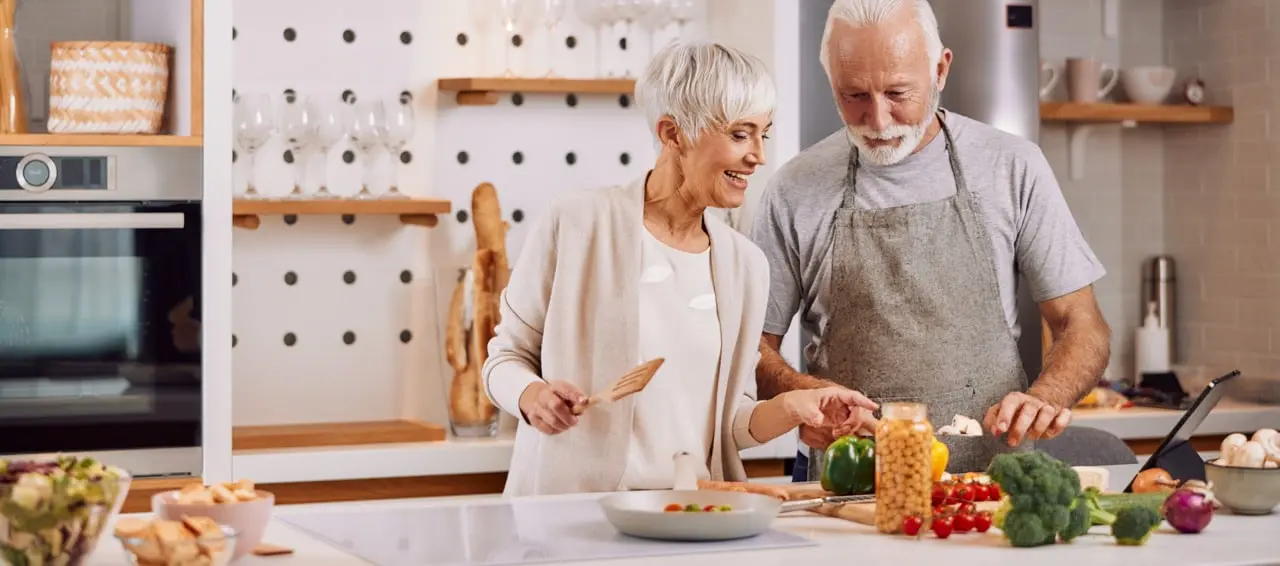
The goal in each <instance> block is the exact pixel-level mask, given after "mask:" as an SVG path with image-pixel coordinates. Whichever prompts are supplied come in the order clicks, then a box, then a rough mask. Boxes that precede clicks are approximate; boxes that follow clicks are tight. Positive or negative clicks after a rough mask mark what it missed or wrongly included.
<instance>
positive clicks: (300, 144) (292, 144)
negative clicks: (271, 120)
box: [280, 95, 316, 200]
mask: <svg viewBox="0 0 1280 566" xmlns="http://www.w3.org/2000/svg"><path fill="white" fill-rule="evenodd" d="M315 131H316V117H315V114H313V113H312V111H311V106H310V104H308V99H307V97H305V96H297V95H289V96H287V97H286V98H285V104H284V109H283V111H281V113H280V135H281V136H282V137H283V138H284V142H285V144H286V145H288V146H289V153H290V155H292V156H293V171H294V173H293V190H292V191H290V192H289V194H288V195H286V196H285V198H287V199H295V200H296V199H303V198H306V197H307V195H306V194H305V193H303V191H302V187H303V186H304V185H306V183H307V155H308V154H309V153H310V152H309V151H308V150H309V149H310V148H311V146H312V144H314V143H315Z"/></svg>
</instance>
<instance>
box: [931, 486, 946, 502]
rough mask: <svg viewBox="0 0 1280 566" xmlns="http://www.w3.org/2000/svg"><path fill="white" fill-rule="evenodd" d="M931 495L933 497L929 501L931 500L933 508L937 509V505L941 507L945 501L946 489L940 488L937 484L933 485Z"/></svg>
mask: <svg viewBox="0 0 1280 566" xmlns="http://www.w3.org/2000/svg"><path fill="white" fill-rule="evenodd" d="M932 495H933V496H932V497H931V498H930V499H931V500H932V502H933V506H934V507H937V506H939V505H942V504H943V503H944V502H946V501H947V488H945V487H942V486H941V485H939V484H935V485H934V486H933V494H932Z"/></svg>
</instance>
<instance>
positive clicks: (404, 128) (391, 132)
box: [381, 96, 415, 199]
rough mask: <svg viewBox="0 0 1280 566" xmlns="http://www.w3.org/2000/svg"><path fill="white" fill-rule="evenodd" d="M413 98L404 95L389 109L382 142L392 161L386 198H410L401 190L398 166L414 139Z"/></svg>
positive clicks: (383, 196) (384, 195)
mask: <svg viewBox="0 0 1280 566" xmlns="http://www.w3.org/2000/svg"><path fill="white" fill-rule="evenodd" d="M414 125H415V124H414V122H413V99H412V98H410V97H407V96H402V97H400V99H399V100H398V101H397V104H393V105H392V106H391V107H390V108H388V109H387V127H386V130H385V133H384V135H383V139H382V143H383V144H384V145H385V146H386V147H387V155H388V156H389V161H390V162H391V189H390V190H388V191H387V192H385V193H383V194H382V197H381V198H384V199H406V198H409V197H408V196H407V195H405V194H404V193H402V192H400V187H399V185H400V183H399V180H400V172H399V166H398V161H399V159H398V157H399V156H400V152H402V151H404V147H405V146H406V145H409V140H412V139H413V129H414Z"/></svg>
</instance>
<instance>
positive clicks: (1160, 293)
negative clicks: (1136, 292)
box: [1138, 255, 1179, 363]
mask: <svg viewBox="0 0 1280 566" xmlns="http://www.w3.org/2000/svg"><path fill="white" fill-rule="evenodd" d="M1177 282H1178V278H1177V263H1176V262H1174V261H1173V258H1172V257H1170V256H1167V255H1158V256H1154V257H1150V258H1147V260H1146V261H1144V262H1143V263H1142V300H1141V301H1140V302H1139V303H1138V305H1139V306H1140V307H1141V308H1142V312H1141V313H1139V315H1138V316H1139V317H1143V316H1146V314H1147V305H1149V304H1151V303H1155V304H1156V319H1157V320H1159V321H1160V328H1167V329H1169V360H1170V361H1171V362H1175V363H1176V362H1178V361H1179V358H1178V349H1177V346H1178V327H1177V318H1176V317H1175V315H1174V311H1175V310H1176V306H1177V303H1176V297H1177V295H1176V293H1175V291H1176V289H1177ZM1139 320H1142V319H1141V318H1139Z"/></svg>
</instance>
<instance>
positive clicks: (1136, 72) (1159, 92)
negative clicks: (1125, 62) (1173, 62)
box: [1120, 66, 1178, 104]
mask: <svg viewBox="0 0 1280 566" xmlns="http://www.w3.org/2000/svg"><path fill="white" fill-rule="evenodd" d="M1177 77H1178V72H1177V71H1175V70H1174V69H1173V67H1164V66H1144V67H1129V68H1128V69H1125V70H1124V71H1123V72H1122V73H1120V85H1121V87H1122V88H1124V93H1125V95H1126V96H1128V97H1129V100H1132V101H1134V102H1136V103H1138V104H1160V103H1163V102H1164V101H1165V99H1167V98H1169V93H1170V92H1172V91H1173V81H1174V79H1176V78H1177Z"/></svg>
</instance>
